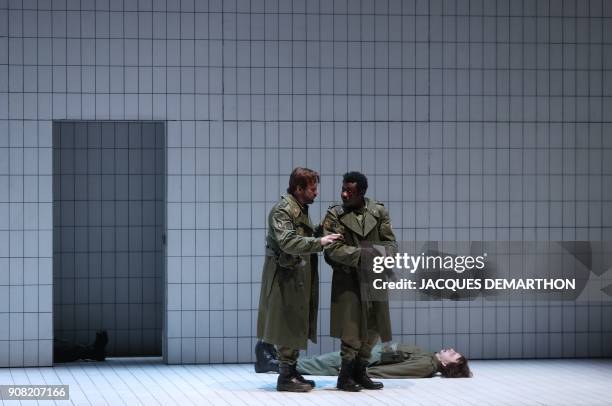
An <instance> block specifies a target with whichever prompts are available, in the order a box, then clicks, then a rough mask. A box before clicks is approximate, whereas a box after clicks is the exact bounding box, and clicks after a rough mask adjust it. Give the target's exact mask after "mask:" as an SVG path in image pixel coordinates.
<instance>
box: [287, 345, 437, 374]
mask: <svg viewBox="0 0 612 406" xmlns="http://www.w3.org/2000/svg"><path fill="white" fill-rule="evenodd" d="M382 349H383V347H382V345H380V344H378V345H376V346H375V347H374V348H373V349H372V357H371V358H370V361H369V364H368V375H369V376H371V377H375V378H388V379H403V378H429V377H431V376H433V375H434V374H435V373H436V372H437V371H438V368H439V366H440V362H439V361H438V359H437V358H436V356H435V354H434V353H431V352H424V351H423V350H421V349H420V348H418V347H415V346H413V345H399V346H398V351H400V352H401V353H402V354H403V356H404V360H403V361H400V362H397V363H393V364H385V365H381V364H380V357H381V353H382ZM341 363H342V359H341V357H340V352H338V351H336V352H330V353H327V354H322V355H319V356H316V357H301V358H300V359H298V364H297V369H298V372H299V373H301V374H304V375H329V376H336V375H338V372H339V371H340V365H341Z"/></svg>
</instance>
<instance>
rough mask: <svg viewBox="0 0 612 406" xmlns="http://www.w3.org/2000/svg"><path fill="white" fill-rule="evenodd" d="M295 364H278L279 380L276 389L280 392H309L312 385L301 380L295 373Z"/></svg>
mask: <svg viewBox="0 0 612 406" xmlns="http://www.w3.org/2000/svg"><path fill="white" fill-rule="evenodd" d="M293 370H294V369H293V365H289V364H287V363H285V362H280V363H279V364H278V374H279V375H278V380H277V381H276V390H277V391H279V392H309V391H311V390H312V386H310V385H309V384H307V383H304V382H300V380H299V379H298V378H297V377H296V376H295V375H294V374H293Z"/></svg>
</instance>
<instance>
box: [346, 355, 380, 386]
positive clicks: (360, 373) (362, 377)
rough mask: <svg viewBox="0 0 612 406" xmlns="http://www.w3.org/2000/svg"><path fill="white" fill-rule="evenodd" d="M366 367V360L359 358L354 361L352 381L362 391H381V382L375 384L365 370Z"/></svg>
mask: <svg viewBox="0 0 612 406" xmlns="http://www.w3.org/2000/svg"><path fill="white" fill-rule="evenodd" d="M367 366H368V360H364V359H361V358H356V359H355V369H354V370H353V379H354V380H355V382H357V383H358V384H359V385H361V386H362V387H363V388H364V389H382V388H383V386H384V385H383V384H382V382H375V381H373V380H371V379H370V377H369V376H368V372H367V370H366V368H367Z"/></svg>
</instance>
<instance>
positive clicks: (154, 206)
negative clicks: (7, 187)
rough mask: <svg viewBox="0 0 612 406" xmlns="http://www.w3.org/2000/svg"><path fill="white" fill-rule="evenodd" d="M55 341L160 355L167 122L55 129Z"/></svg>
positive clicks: (90, 124)
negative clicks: (103, 340) (102, 343)
mask: <svg viewBox="0 0 612 406" xmlns="http://www.w3.org/2000/svg"><path fill="white" fill-rule="evenodd" d="M53 131H54V134H53V137H54V139H53V146H54V149H53V152H54V157H53V158H54V159H53V162H54V179H53V181H54V193H53V200H54V221H53V224H54V228H53V230H54V245H53V259H54V269H53V286H54V292H53V293H54V302H53V320H54V337H55V338H58V339H61V340H64V341H68V342H72V343H89V342H91V341H93V339H94V337H95V333H96V331H97V330H102V329H104V330H107V332H108V335H109V344H108V346H107V354H108V355H109V356H141V355H161V353H162V324H163V297H164V296H163V295H164V290H165V289H164V286H163V285H162V283H163V270H164V256H163V245H162V234H163V232H164V218H165V204H164V195H165V188H164V173H165V170H164V164H165V148H164V123H155V122H112V121H105V122H78V121H77V122H75V121H62V122H57V123H56V124H54V129H53Z"/></svg>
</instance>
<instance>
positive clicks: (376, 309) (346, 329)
mask: <svg viewBox="0 0 612 406" xmlns="http://www.w3.org/2000/svg"><path fill="white" fill-rule="evenodd" d="M365 203H366V204H365V210H363V216H364V217H363V223H362V224H363V227H362V226H361V224H360V222H359V221H358V219H357V216H356V215H355V212H354V211H346V210H345V209H344V208H343V207H342V206H341V205H332V206H330V207H329V209H328V210H327V214H326V216H325V219H324V220H323V230H324V233H325V234H326V235H327V234H332V233H339V234H342V235H343V237H344V240H343V241H337V242H334V243H332V244H330V245H328V246H327V247H325V251H324V252H325V261H326V262H327V263H328V264H330V265H331V267H332V269H333V276H332V293H331V296H332V297H331V318H330V335H331V336H332V337H337V338H342V337H351V338H355V339H359V340H362V341H365V340H367V332H368V329H370V330H375V331H377V332H378V334H379V335H380V338H381V340H382V341H390V340H391V321H390V316H389V302H388V301H387V300H380V299H378V300H376V301H369V300H368V298H367V297H362V296H363V289H362V288H361V286H360V283H362V282H363V280H360V272H362V270H361V269H360V264H361V248H360V244H362V243H363V242H364V241H368V242H370V243H372V244H375V245H382V246H384V247H385V251H386V255H395V254H396V253H397V242H396V240H395V235H394V234H393V229H392V227H391V220H390V218H389V213H388V212H387V210H386V209H385V207H384V205H383V204H382V203H379V202H377V201H375V200H371V199H367V198H366V199H365ZM383 294H384V297H385V298H386V292H383ZM368 316H370V317H368ZM368 318H370V320H371V321H372V319H373V320H374V321H375V323H376V325H375V326H372V325H368Z"/></svg>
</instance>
